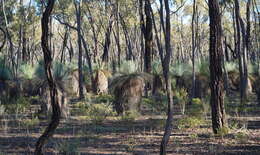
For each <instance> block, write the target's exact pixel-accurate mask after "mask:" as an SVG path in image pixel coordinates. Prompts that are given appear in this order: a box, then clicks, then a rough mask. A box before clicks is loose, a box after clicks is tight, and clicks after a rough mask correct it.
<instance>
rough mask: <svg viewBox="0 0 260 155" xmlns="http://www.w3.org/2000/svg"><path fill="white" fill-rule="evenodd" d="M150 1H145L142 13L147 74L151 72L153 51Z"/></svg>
mask: <svg viewBox="0 0 260 155" xmlns="http://www.w3.org/2000/svg"><path fill="white" fill-rule="evenodd" d="M149 5H150V0H145V7H144V12H145V15H146V24H145V31H144V32H145V33H144V38H145V52H144V70H145V72H147V73H151V71H152V60H151V59H152V50H153V22H152V16H151V7H150V6H149Z"/></svg>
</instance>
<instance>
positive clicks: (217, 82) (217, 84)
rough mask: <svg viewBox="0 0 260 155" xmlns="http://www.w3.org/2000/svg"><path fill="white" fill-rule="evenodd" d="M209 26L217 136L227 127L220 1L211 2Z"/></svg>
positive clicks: (213, 106)
mask: <svg viewBox="0 0 260 155" xmlns="http://www.w3.org/2000/svg"><path fill="white" fill-rule="evenodd" d="M208 5H209V20H210V23H209V26H210V38H209V40H210V44H209V58H210V66H209V68H210V89H211V98H210V104H211V117H212V129H213V132H214V133H215V134H216V133H217V132H218V131H219V130H220V129H221V128H223V127H225V126H226V116H225V108H224V83H223V71H222V61H223V59H222V57H223V56H224V55H223V49H222V40H221V37H222V26H221V15H220V9H219V2H218V0H209V1H208Z"/></svg>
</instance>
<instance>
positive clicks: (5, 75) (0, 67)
mask: <svg viewBox="0 0 260 155" xmlns="http://www.w3.org/2000/svg"><path fill="white" fill-rule="evenodd" d="M11 79H12V72H11V68H10V67H8V66H7V65H6V64H5V61H4V59H3V58H1V57H0V80H2V81H5V80H11Z"/></svg>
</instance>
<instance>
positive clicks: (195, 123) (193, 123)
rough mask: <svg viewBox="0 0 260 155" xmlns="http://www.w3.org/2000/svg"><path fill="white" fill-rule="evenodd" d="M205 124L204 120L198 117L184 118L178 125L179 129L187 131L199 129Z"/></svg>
mask: <svg viewBox="0 0 260 155" xmlns="http://www.w3.org/2000/svg"><path fill="white" fill-rule="evenodd" d="M203 123H204V120H202V119H200V118H197V117H184V118H182V119H180V120H179V121H178V123H177V127H178V129H180V130H181V129H185V128H192V129H194V128H197V127H199V126H201V125H202V124H203Z"/></svg>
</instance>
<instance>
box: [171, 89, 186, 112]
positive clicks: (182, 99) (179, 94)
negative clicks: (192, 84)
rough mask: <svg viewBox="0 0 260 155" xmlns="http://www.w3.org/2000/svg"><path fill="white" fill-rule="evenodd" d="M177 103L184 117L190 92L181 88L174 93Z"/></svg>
mask: <svg viewBox="0 0 260 155" xmlns="http://www.w3.org/2000/svg"><path fill="white" fill-rule="evenodd" d="M174 97H175V102H176V103H177V104H179V105H180V108H181V113H182V114H183V115H184V113H185V107H186V104H187V102H188V92H187V91H186V89H184V88H181V89H179V90H177V91H175V92H174Z"/></svg>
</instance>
